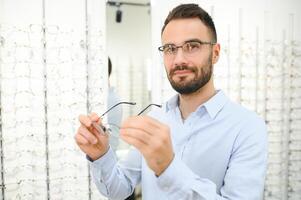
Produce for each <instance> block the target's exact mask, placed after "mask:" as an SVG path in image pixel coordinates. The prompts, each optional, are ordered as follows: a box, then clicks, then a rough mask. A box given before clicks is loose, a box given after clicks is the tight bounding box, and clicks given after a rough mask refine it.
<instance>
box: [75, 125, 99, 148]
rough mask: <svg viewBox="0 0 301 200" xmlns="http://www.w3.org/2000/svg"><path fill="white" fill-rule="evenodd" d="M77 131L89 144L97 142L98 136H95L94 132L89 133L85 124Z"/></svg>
mask: <svg viewBox="0 0 301 200" xmlns="http://www.w3.org/2000/svg"><path fill="white" fill-rule="evenodd" d="M78 133H79V134H80V135H81V136H83V137H84V138H85V139H86V140H87V141H88V142H89V143H90V144H96V143H97V142H98V138H97V137H96V136H95V134H93V133H91V132H90V131H89V130H88V129H87V127H85V126H80V127H79V129H78Z"/></svg>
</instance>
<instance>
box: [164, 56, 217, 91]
mask: <svg viewBox="0 0 301 200" xmlns="http://www.w3.org/2000/svg"><path fill="white" fill-rule="evenodd" d="M211 57H212V56H211V55H210V56H209V58H208V61H207V63H205V64H204V65H203V66H200V67H195V66H194V67H188V66H183V65H182V66H176V67H175V68H174V69H173V70H172V71H170V72H169V74H167V75H168V80H169V82H170V84H171V86H172V88H173V89H174V90H175V91H177V92H178V93H179V94H191V93H194V92H196V91H198V90H199V89H200V88H202V87H204V85H206V84H207V83H208V82H209V80H210V79H211V76H212V71H213V65H212V59H211ZM177 70H190V71H191V72H192V73H194V75H195V76H194V78H193V79H192V80H186V79H187V78H186V77H180V80H179V81H177V82H176V81H174V80H173V79H172V77H173V76H174V74H175V71H177Z"/></svg>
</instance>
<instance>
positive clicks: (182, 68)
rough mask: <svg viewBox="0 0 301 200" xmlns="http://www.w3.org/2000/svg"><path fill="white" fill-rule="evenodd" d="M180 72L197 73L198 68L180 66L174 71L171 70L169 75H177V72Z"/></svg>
mask: <svg viewBox="0 0 301 200" xmlns="http://www.w3.org/2000/svg"><path fill="white" fill-rule="evenodd" d="M178 70H190V71H192V72H196V71H197V70H196V68H195V67H188V66H185V65H180V66H176V67H175V68H174V69H173V70H171V71H170V72H169V75H170V76H172V75H174V74H175V71H178Z"/></svg>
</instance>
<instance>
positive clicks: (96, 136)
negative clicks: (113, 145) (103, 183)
mask: <svg viewBox="0 0 301 200" xmlns="http://www.w3.org/2000/svg"><path fill="white" fill-rule="evenodd" d="M79 121H80V123H81V125H80V127H79V128H78V130H77V133H76V134H75V136H74V138H75V141H76V143H77V145H78V146H79V148H80V149H81V150H82V151H83V152H84V153H85V154H87V155H88V156H89V157H90V158H91V159H92V160H97V159H98V158H100V157H101V156H103V155H104V154H105V153H106V152H107V151H108V149H109V136H108V134H101V133H99V132H98V130H97V129H96V128H95V126H94V125H93V124H94V123H97V124H98V125H100V124H101V118H100V117H98V116H97V115H96V114H95V113H91V114H90V115H80V116H79Z"/></svg>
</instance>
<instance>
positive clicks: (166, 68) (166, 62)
mask: <svg viewBox="0 0 301 200" xmlns="http://www.w3.org/2000/svg"><path fill="white" fill-rule="evenodd" d="M164 67H165V70H166V72H167V74H169V72H170V70H171V69H172V63H171V62H170V61H167V60H164Z"/></svg>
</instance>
